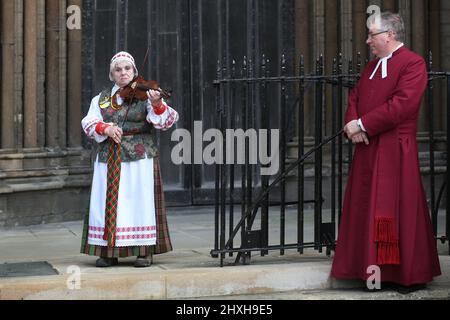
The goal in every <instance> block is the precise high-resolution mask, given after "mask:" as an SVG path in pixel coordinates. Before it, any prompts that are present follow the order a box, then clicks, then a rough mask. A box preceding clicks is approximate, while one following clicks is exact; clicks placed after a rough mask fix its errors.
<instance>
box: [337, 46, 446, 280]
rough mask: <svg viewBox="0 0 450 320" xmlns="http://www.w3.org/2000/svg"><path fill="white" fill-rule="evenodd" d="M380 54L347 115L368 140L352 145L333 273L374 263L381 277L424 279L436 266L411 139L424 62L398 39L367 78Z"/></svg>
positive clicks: (349, 274) (359, 272) (359, 271)
mask: <svg viewBox="0 0 450 320" xmlns="http://www.w3.org/2000/svg"><path fill="white" fill-rule="evenodd" d="M378 60H379V59H375V60H373V61H371V62H370V63H369V64H368V65H367V67H366V68H365V69H364V71H363V74H362V75H361V79H360V81H359V82H358V84H357V86H356V87H355V88H354V89H353V90H352V92H351V94H350V96H349V101H348V108H347V112H346V115H345V123H348V122H349V121H351V120H356V119H359V118H361V121H362V123H363V126H364V128H365V129H366V131H367V134H368V136H369V140H370V142H369V145H365V144H364V143H358V144H357V145H356V147H355V153H354V157H353V162H352V165H351V168H350V172H349V178H348V183H347V187H346V190H345V197H344V203H343V210H342V216H341V221H340V226H339V234H338V239H337V245H336V252H335V256H334V260H333V266H332V270H331V276H332V277H335V278H338V279H363V280H366V279H367V278H368V277H369V276H371V275H372V272H371V271H368V270H367V268H368V267H369V266H371V265H378V266H379V267H380V269H381V281H388V282H395V283H398V284H401V285H406V286H407V285H412V284H418V283H427V282H429V281H431V280H432V278H433V277H435V276H438V275H440V274H441V270H440V266H439V258H438V255H437V250H436V240H435V239H434V235H433V230H432V226H431V219H430V215H429V211H428V207H427V202H426V197H425V191H424V188H423V185H422V180H421V175H420V171H419V159H418V149H417V142H416V131H417V119H418V115H419V109H420V105H421V101H422V96H423V93H424V91H425V89H426V85H427V81H428V77H427V72H426V65H425V61H424V60H423V58H422V57H420V56H419V55H417V54H415V53H414V52H412V51H410V50H409V49H407V48H406V47H405V46H403V47H401V48H400V49H398V50H397V51H395V52H394V53H393V55H392V57H391V58H390V59H389V60H388V63H387V65H388V73H387V74H388V75H387V77H386V78H384V79H383V78H382V68H381V66H380V67H379V68H378V70H377V72H376V74H375V76H374V77H373V79H372V80H371V79H370V76H371V75H372V73H373V71H374V70H375V67H376V65H377V63H378ZM368 272H369V273H368Z"/></svg>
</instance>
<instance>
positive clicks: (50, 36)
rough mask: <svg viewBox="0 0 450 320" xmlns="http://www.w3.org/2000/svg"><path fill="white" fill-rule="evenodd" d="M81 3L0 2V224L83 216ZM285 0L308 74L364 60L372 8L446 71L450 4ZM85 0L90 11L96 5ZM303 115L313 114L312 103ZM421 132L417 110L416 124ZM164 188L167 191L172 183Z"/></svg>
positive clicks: (432, 0) (86, 172)
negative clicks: (76, 25)
mask: <svg viewBox="0 0 450 320" xmlns="http://www.w3.org/2000/svg"><path fill="white" fill-rule="evenodd" d="M87 1H88V0H84V1H83V0H0V10H1V11H0V29H1V50H0V59H1V61H2V63H1V67H0V78H1V80H0V83H1V98H0V226H15V225H27V224H40V223H45V222H56V221H62V220H73V219H81V218H82V216H83V215H84V212H85V210H86V205H87V203H88V201H87V197H88V194H89V188H90V177H91V152H90V150H88V149H86V148H85V147H83V145H85V143H84V141H83V135H82V132H81V127H80V121H81V118H82V116H83V113H84V112H85V110H86V106H83V105H82V98H81V97H82V96H83V90H85V89H86V88H85V87H84V85H83V83H84V81H85V80H89V79H86V77H89V75H86V74H83V72H82V70H83V52H84V51H86V50H87V51H88V52H91V51H89V50H88V49H90V48H87V46H89V44H87V43H83V41H82V40H83V25H84V21H83V24H82V28H81V29H68V28H67V19H68V17H69V15H70V14H69V13H68V12H67V8H68V7H69V6H71V5H75V6H77V7H79V8H80V9H81V11H83V10H84V9H85V8H86V3H88V2H87ZM108 1H110V2H111V3H114V5H117V8H119V7H121V6H123V7H125V6H127V5H129V4H130V5H131V4H132V3H135V4H136V5H137V4H145V3H148V4H149V5H148V8H149V10H153V9H152V8H156V9H155V10H157V8H158V6H157V5H155V4H158V3H159V2H161V1H165V0H148V1H136V2H134V0H114V1H113V0H108ZM184 1H186V2H187V1H189V5H190V6H192V7H195V6H196V3H197V2H199V3H200V2H202V0H171V2H170V3H173V4H176V5H177V6H178V5H180V3H181V2H183V4H185V3H186V2H184ZM204 1H210V0H204ZM217 1H219V2H220V3H222V2H224V3H228V1H230V2H233V1H236V0H217ZM265 1H272V0H264V1H259V2H258V1H257V0H247V2H248V7H249V8H250V9H251V8H252V6H253V7H254V6H257V5H260V4H263V3H264V2H265ZM283 1H285V5H286V6H289V8H291V10H292V13H293V16H294V20H295V21H294V25H295V44H294V48H293V51H294V52H295V56H296V57H297V56H299V55H300V54H302V55H304V56H305V61H306V69H307V72H308V71H311V70H312V68H313V64H314V60H315V58H316V57H317V56H318V55H319V54H321V53H323V54H324V57H325V60H326V63H325V66H326V68H327V69H326V73H331V70H330V66H331V61H332V59H333V57H335V56H336V55H337V54H338V53H339V52H341V53H342V54H343V56H344V57H346V58H349V57H350V58H354V57H355V55H356V53H357V52H360V53H361V55H362V58H363V60H364V59H370V56H369V53H368V51H367V47H366V44H365V39H366V19H367V17H368V15H367V13H366V9H367V7H368V6H369V5H378V6H380V7H381V9H382V10H391V11H398V12H400V13H401V14H402V15H403V17H404V19H405V23H406V29H407V30H406V31H407V41H406V42H407V43H406V44H407V45H408V46H409V47H411V48H412V49H413V50H414V51H416V52H418V53H420V54H422V55H423V56H426V55H427V53H428V52H429V51H432V52H433V69H434V70H447V71H448V70H450V1H444V0H364V1H361V0H340V1H336V0H283ZM89 2H90V3H89V5H88V7H89V8H93V7H96V6H97V5H98V4H100V3H101V1H100V0H92V1H89ZM103 2H104V1H103ZM206 5H207V4H206V3H205V4H204V7H206ZM289 8H288V10H289ZM112 10H114V9H112ZM85 16H86V12H83V17H85ZM180 21H183V20H180ZM195 40H196V39H192V41H195ZM188 50H189V48H188V47H186V48H181V49H180V51H188ZM179 54H180V55H181V54H182V52H179ZM436 95H437V100H438V101H446V100H445V99H446V97H445V90H443V89H442V88H438V90H436ZM184 108H189V106H188V105H187V106H184ZM307 113H308V110H307ZM309 114H310V116H312V115H313V114H314V113H313V112H311V110H309ZM445 119H446V107H445V106H444V105H443V104H441V103H438V104H436V105H435V126H436V130H437V131H438V135H437V136H438V137H441V138H442V139H443V136H444V132H445V131H446V129H447V126H446V120H445ZM306 123H313V122H309V121H306ZM427 129H428V119H427V112H426V110H423V114H422V116H421V120H420V131H422V132H426V131H427ZM305 130H306V131H308V128H305ZM420 134H421V133H419V135H420ZM423 135H424V136H425V135H426V134H423ZM442 139H441V141H443V140H442ZM425 140H426V139H425ZM444 142H445V141H444ZM166 191H168V192H170V191H171V189H170V186H169V187H168V188H166Z"/></svg>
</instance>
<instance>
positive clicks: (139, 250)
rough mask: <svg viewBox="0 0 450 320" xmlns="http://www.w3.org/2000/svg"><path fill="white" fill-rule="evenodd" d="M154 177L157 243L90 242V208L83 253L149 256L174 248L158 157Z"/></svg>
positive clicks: (87, 216)
mask: <svg viewBox="0 0 450 320" xmlns="http://www.w3.org/2000/svg"><path fill="white" fill-rule="evenodd" d="M153 177H154V195H155V216H156V245H153V246H126V247H107V246H99V245H92V244H89V243H88V234H89V209H88V210H87V212H86V216H85V219H84V227H83V236H82V239H81V251H80V252H81V253H85V254H88V255H92V256H99V257H108V258H113V257H117V258H125V257H131V256H149V255H152V254H160V253H165V252H168V251H171V250H172V244H171V241H170V235H169V229H168V226H167V216H166V207H165V202H164V190H163V184H162V180H161V170H160V166H159V159H158V157H154V158H153Z"/></svg>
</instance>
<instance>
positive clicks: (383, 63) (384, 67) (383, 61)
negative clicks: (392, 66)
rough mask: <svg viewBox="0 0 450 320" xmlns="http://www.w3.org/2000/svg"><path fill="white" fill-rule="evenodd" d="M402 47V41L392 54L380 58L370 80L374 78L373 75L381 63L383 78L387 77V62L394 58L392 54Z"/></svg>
mask: <svg viewBox="0 0 450 320" xmlns="http://www.w3.org/2000/svg"><path fill="white" fill-rule="evenodd" d="M401 47H403V43H401V44H400V45H399V46H398V47H397V48H396V49H395V50H394V51H392V52H391V54H390V55H388V56H387V57H384V58H380V60H378V63H377V66H376V67H375V70H373V73H372V75H371V76H370V80H372V79H373V77H374V76H375V74H376V73H377V70H378V68H379V67H380V65H381V78H382V79H384V78H386V77H387V75H388V74H387V62H388V60H389V59H390V58H392V54H393V53H394V52H395V51H397V50H398V49H400V48H401Z"/></svg>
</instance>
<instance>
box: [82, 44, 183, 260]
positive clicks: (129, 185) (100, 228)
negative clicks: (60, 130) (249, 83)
mask: <svg viewBox="0 0 450 320" xmlns="http://www.w3.org/2000/svg"><path fill="white" fill-rule="evenodd" d="M137 76H138V70H137V68H136V64H135V61H134V58H133V57H132V56H131V55H130V54H129V53H127V52H123V51H122V52H119V53H117V54H116V55H114V56H113V58H112V59H111V64H110V74H109V79H110V80H111V81H112V82H114V85H113V87H112V88H108V89H106V90H103V91H102V92H101V93H100V94H98V95H97V96H96V97H94V98H93V99H92V101H91V105H90V108H89V111H88V114H87V115H86V116H85V117H84V118H83V120H82V121H81V125H82V128H83V130H84V132H85V133H86V135H87V136H88V137H89V138H90V139H92V140H94V141H95V142H96V143H97V144H98V148H97V149H98V150H97V152H96V158H95V162H94V173H93V180H92V188H91V196H90V206H89V210H88V212H87V215H86V218H85V223H84V232H83V238H82V247H81V252H82V253H85V254H88V255H94V256H99V258H98V259H97V261H96V266H97V267H109V266H112V265H117V264H118V258H124V257H130V256H136V257H137V259H136V261H135V264H134V266H135V267H148V266H150V265H151V263H152V257H153V254H158V253H164V252H168V251H170V250H172V245H171V242H170V237H169V231H168V228H167V219H166V212H165V204H164V193H163V186H162V181H161V175H160V168H159V161H158V151H157V148H156V145H155V142H154V131H155V129H159V130H167V129H169V128H170V127H171V126H172V125H173V124H174V123H175V122H176V121H177V120H178V113H177V112H176V111H175V110H174V109H172V108H171V107H169V106H168V105H167V103H166V101H164V99H163V97H162V94H161V92H162V90H160V89H159V88H153V89H150V90H148V91H146V92H145V94H146V99H145V100H142V99H135V98H134V97H135V92H133V91H130V86H129V84H130V83H131V81H132V80H134V79H136V77H137ZM125 90H127V94H128V96H127V97H122V96H123V93H124V92H125ZM130 92H131V93H130ZM121 93H122V95H121Z"/></svg>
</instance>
